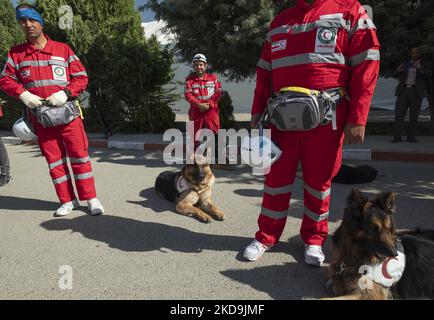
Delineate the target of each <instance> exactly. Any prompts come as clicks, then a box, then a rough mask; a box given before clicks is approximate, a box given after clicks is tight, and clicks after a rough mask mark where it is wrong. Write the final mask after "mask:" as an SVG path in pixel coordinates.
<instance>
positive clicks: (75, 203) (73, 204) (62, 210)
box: [54, 199, 80, 217]
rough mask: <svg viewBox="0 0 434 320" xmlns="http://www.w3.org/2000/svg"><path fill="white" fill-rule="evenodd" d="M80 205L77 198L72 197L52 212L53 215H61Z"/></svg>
mask: <svg viewBox="0 0 434 320" xmlns="http://www.w3.org/2000/svg"><path fill="white" fill-rule="evenodd" d="M79 206H80V202H78V200H77V199H74V200H73V201H70V202H66V203H64V204H62V205H61V206H60V208H59V209H57V210H56V212H55V213H54V216H55V217H63V216H66V215H68V214H70V213H71V212H72V210H74V209H77V208H78V207H79Z"/></svg>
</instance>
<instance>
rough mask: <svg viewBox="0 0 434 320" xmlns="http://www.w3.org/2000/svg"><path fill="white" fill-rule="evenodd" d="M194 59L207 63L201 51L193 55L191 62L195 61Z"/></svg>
mask: <svg viewBox="0 0 434 320" xmlns="http://www.w3.org/2000/svg"><path fill="white" fill-rule="evenodd" d="M196 61H202V62H205V63H208V62H207V60H206V57H205V55H204V54H202V53H198V54H196V55H195V56H194V57H193V63H195V62H196Z"/></svg>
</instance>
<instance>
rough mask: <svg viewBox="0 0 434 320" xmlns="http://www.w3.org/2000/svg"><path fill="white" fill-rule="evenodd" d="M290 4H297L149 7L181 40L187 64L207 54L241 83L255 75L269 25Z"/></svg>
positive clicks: (259, 1) (167, 0) (254, 0)
mask: <svg viewBox="0 0 434 320" xmlns="http://www.w3.org/2000/svg"><path fill="white" fill-rule="evenodd" d="M288 2H290V3H293V2H294V1H283V2H282V1H279V3H278V4H275V3H274V2H273V1H270V0H236V1H233V0H214V1H209V0H207V1H195V0H183V1H179V0H163V1H161V0H150V1H148V5H147V6H145V7H146V8H149V9H152V10H153V11H155V13H156V16H157V18H158V19H163V20H165V21H166V22H167V28H168V31H171V32H173V33H174V34H175V35H176V36H177V43H176V49H177V50H178V52H177V53H178V55H179V56H180V57H181V58H182V60H183V61H185V62H190V61H191V57H192V56H193V55H194V54H195V53H198V52H203V53H205V54H206V56H207V58H208V59H209V61H210V63H211V64H212V67H213V70H214V71H215V72H218V73H220V74H224V75H225V76H227V77H229V78H230V79H232V80H241V79H244V78H246V77H250V76H253V75H254V71H255V66H256V63H257V61H258V57H259V54H260V50H261V47H262V43H263V42H264V39H265V35H266V33H267V30H268V25H269V23H270V21H271V20H272V18H273V16H274V15H275V14H276V13H277V12H278V11H280V10H281V9H282V8H283V7H284V6H285V5H287V4H288ZM145 7H143V8H145Z"/></svg>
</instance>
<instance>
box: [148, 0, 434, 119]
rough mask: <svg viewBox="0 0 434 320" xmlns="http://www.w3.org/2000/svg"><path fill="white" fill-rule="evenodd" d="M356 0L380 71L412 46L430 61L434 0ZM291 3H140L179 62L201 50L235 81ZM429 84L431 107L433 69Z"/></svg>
mask: <svg viewBox="0 0 434 320" xmlns="http://www.w3.org/2000/svg"><path fill="white" fill-rule="evenodd" d="M360 2H361V3H362V4H363V5H370V6H371V7H372V8H373V13H374V23H375V24H376V26H377V31H378V37H379V39H380V43H381V46H382V47H381V56H382V57H381V71H380V72H381V75H383V76H386V77H387V76H391V75H392V73H393V71H394V70H395V69H396V67H397V66H398V65H399V64H400V63H401V62H402V60H403V59H405V58H406V57H408V52H409V49H410V47H411V46H414V45H421V47H422V52H423V54H424V56H425V58H426V59H428V60H431V61H432V60H434V59H433V58H434V57H433V54H434V1H432V0H387V1H384V0H360ZM294 3H295V1H271V0H269V1H266V0H236V1H230V0H213V1H210V0H208V1H200V2H199V1H195V0H183V1H179V0H150V1H148V5H147V6H146V7H147V8H149V9H152V10H154V11H155V12H156V15H157V18H158V19H163V20H165V21H166V22H167V25H168V30H169V31H171V32H173V33H174V34H175V35H176V36H177V41H178V42H177V44H176V48H177V49H178V51H179V55H180V56H181V57H182V59H183V60H184V61H189V59H191V56H192V54H193V53H196V52H198V51H202V52H204V53H206V55H207V56H208V57H209V60H210V61H211V63H212V65H213V69H214V70H215V71H217V72H220V73H224V74H225V75H227V76H229V77H230V78H232V79H238V80H240V79H244V78H246V77H249V76H252V75H254V72H255V67H256V63H257V60H258V57H259V53H260V48H261V46H262V43H263V41H264V39H265V35H266V33H267V28H268V25H269V23H270V22H271V21H272V19H273V17H274V16H275V15H276V14H277V13H278V12H280V11H281V10H282V9H283V8H287V7H289V6H291V5H293V4H294ZM430 83H431V88H432V89H431V95H430V101H431V106H432V108H434V95H433V94H434V89H433V88H434V86H433V84H434V72H433V76H432V77H431V79H430ZM433 110H434V109H433ZM433 113H434V112H433ZM432 118H433V124H434V117H432Z"/></svg>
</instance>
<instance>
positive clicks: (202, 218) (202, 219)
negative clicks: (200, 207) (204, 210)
mask: <svg viewBox="0 0 434 320" xmlns="http://www.w3.org/2000/svg"><path fill="white" fill-rule="evenodd" d="M198 219H199V221H200V222H203V223H210V222H211V221H212V218H211V217H210V216H208V215H202V216H199V217H198Z"/></svg>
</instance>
